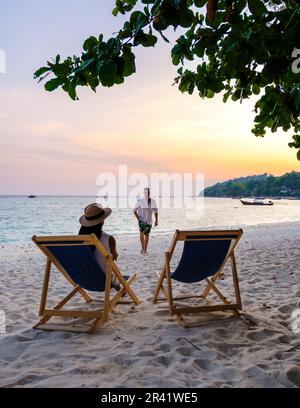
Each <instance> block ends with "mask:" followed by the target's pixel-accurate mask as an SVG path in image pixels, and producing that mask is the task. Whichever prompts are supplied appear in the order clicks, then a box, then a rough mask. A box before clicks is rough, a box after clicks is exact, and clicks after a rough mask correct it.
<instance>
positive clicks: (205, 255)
mask: <svg viewBox="0 0 300 408" xmlns="http://www.w3.org/2000/svg"><path fill="white" fill-rule="evenodd" d="M242 234H243V231H242V230H241V229H239V230H225V231H224V230H222V231H221V230H220V231H178V230H177V231H176V232H175V234H174V236H173V239H172V242H171V246H170V249H169V251H167V252H166V253H165V263H164V267H163V270H162V272H161V273H160V274H159V275H158V282H157V285H156V288H155V291H154V297H153V302H154V303H156V302H157V301H159V300H168V303H169V312H170V315H171V316H173V315H176V317H177V320H178V322H179V323H180V324H182V325H183V326H184V325H185V321H184V318H183V316H182V315H184V314H192V313H201V312H204V313H207V312H216V311H232V312H233V313H235V314H239V310H242V302H241V296H240V289H239V283H238V275H237V268H236V261H235V256H234V249H235V247H236V245H237V244H238V242H239V240H240V239H241V236H242ZM178 241H183V242H184V246H183V252H182V255H181V259H180V261H179V264H178V265H177V268H176V269H175V271H174V272H172V273H171V271H170V261H171V258H172V255H173V253H174V250H175V247H176V244H177V242H178ZM229 259H230V262H231V271H232V278H233V287H234V295H235V300H234V301H233V302H230V301H228V299H227V298H226V297H225V296H224V295H223V293H222V292H221V291H220V289H218V287H217V285H216V283H217V280H218V278H220V275H221V273H222V271H223V268H224V266H225V264H226V263H227V261H228V260H229ZM165 280H166V288H165V287H164V285H163V284H164V281H165ZM172 281H178V282H184V283H187V284H189V283H197V282H205V283H206V287H205V288H204V290H203V292H202V293H201V292H200V291H199V293H198V294H193V295H190V296H181V297H173V293H172ZM160 291H162V292H163V294H164V295H165V298H163V299H162V298H158V296H159V293H160ZM210 291H213V292H214V293H215V294H216V295H217V297H218V298H219V299H220V300H221V302H222V303H218V304H213V305H207V304H206V305H197V306H179V305H177V303H176V301H178V300H183V299H190V298H202V299H206V298H207V296H208V294H209V292H210Z"/></svg>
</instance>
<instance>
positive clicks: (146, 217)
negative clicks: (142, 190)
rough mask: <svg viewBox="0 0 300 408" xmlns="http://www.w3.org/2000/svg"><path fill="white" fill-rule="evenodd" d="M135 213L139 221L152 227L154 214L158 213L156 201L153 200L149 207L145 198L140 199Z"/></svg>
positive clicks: (135, 207)
mask: <svg viewBox="0 0 300 408" xmlns="http://www.w3.org/2000/svg"><path fill="white" fill-rule="evenodd" d="M134 211H136V212H137V215H138V217H139V220H141V221H143V222H146V223H147V224H149V225H152V214H157V213H158V210H157V204H156V201H155V200H153V198H151V201H150V205H148V201H147V200H146V199H145V198H140V199H139V200H137V202H136V204H135V206H134Z"/></svg>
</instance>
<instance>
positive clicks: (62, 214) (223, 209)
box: [0, 197, 300, 244]
mask: <svg viewBox="0 0 300 408" xmlns="http://www.w3.org/2000/svg"><path fill="white" fill-rule="evenodd" d="M94 201H95V198H94V197H37V198H35V199H29V198H27V197H0V243H2V244H3V243H14V242H29V240H30V239H31V237H32V235H62V234H77V233H78V229H79V223H78V219H79V217H80V215H81V214H82V210H83V208H84V207H85V206H86V205H87V204H89V203H90V202H94ZM199 201H200V200H199ZM274 203H275V204H274V206H272V207H260V206H258V207H254V206H250V207H249V206H248V207H245V206H242V204H240V202H239V201H238V200H232V199H223V198H222V199H221V198H206V199H205V200H204V210H203V213H202V214H200V215H199V216H196V217H195V219H189V218H186V213H185V211H184V210H183V209H161V210H160V214H159V221H160V222H159V227H158V228H154V229H153V233H154V234H156V233H164V232H169V231H174V229H184V228H195V227H203V228H215V227H234V226H238V227H240V226H243V225H255V224H262V223H276V222H286V221H300V201H299V200H297V201H296V200H295V201H292V200H278V201H274ZM105 229H106V230H107V231H108V232H110V233H113V234H116V235H119V234H124V233H127V234H133V233H136V232H137V225H136V221H135V218H134V217H133V215H132V210H131V209H118V210H113V213H112V215H111V216H110V217H109V219H108V220H107V221H106V225H105Z"/></svg>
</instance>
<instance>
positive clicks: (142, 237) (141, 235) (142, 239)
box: [140, 232, 145, 254]
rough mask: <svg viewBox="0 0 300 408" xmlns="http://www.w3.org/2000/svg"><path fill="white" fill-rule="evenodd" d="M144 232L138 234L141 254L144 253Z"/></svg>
mask: <svg viewBox="0 0 300 408" xmlns="http://www.w3.org/2000/svg"><path fill="white" fill-rule="evenodd" d="M144 237H145V235H144V232H140V241H141V246H142V250H141V253H142V254H143V253H144V251H145V240H144Z"/></svg>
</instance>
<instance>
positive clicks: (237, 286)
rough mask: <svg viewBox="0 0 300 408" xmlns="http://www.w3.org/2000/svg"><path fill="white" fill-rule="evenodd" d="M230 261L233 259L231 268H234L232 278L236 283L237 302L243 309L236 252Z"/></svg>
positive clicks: (240, 308)
mask: <svg viewBox="0 0 300 408" xmlns="http://www.w3.org/2000/svg"><path fill="white" fill-rule="evenodd" d="M230 261H231V270H232V278H233V284H234V291H235V297H236V303H237V304H238V306H239V310H243V306H242V299H241V293H240V286H239V279H238V274H237V268H236V261H235V256H234V252H233V253H232V255H231V257H230Z"/></svg>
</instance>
